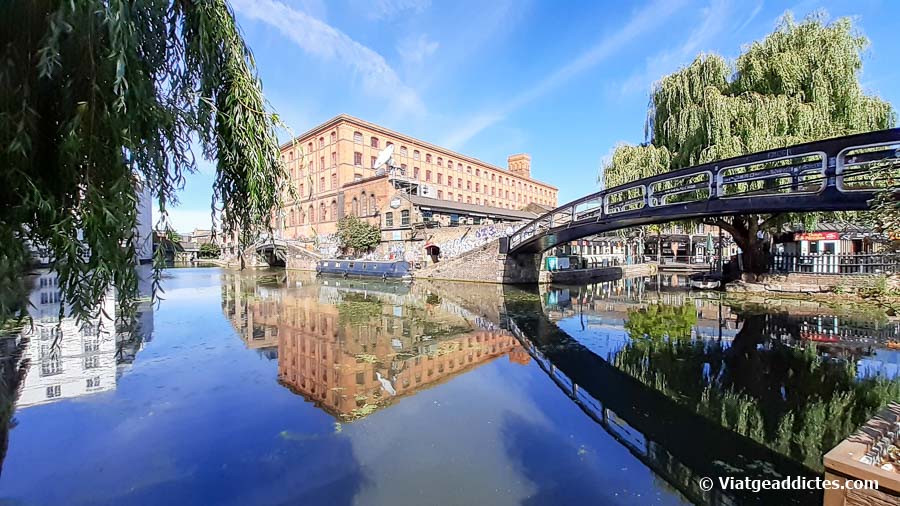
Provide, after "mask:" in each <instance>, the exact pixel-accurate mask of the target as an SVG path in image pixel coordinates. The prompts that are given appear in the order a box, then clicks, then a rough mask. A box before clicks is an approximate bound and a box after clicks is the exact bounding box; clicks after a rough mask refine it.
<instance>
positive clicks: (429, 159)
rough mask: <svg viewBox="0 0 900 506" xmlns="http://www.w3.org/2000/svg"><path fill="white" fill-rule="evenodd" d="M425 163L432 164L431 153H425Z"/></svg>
mask: <svg viewBox="0 0 900 506" xmlns="http://www.w3.org/2000/svg"><path fill="white" fill-rule="evenodd" d="M425 163H431V153H425Z"/></svg>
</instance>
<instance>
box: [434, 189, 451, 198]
mask: <svg viewBox="0 0 900 506" xmlns="http://www.w3.org/2000/svg"><path fill="white" fill-rule="evenodd" d="M440 193H441V191H440V190H438V198H441V197H440ZM447 200H453V194H452V193H447Z"/></svg>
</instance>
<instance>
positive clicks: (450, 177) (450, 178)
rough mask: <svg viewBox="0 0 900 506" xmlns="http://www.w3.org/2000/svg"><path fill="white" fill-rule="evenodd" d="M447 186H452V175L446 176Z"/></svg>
mask: <svg viewBox="0 0 900 506" xmlns="http://www.w3.org/2000/svg"><path fill="white" fill-rule="evenodd" d="M447 186H453V176H447Z"/></svg>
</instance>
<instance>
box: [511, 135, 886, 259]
mask: <svg viewBox="0 0 900 506" xmlns="http://www.w3.org/2000/svg"><path fill="white" fill-rule="evenodd" d="M887 168H894V169H897V168H900V128H895V129H891V130H881V131H877V132H870V133H865V134H858V135H851V136H846V137H838V138H834V139H827V140H824V141H818V142H810V143H806V144H799V145H796V146H791V147H787V148H782V149H773V150H770V151H763V152H761V153H754V154H750V155H745V156H740V157H736V158H730V159H727V160H720V161H716V162H711V163H707V164H703V165H698V166H695V167H689V168H686V169H681V170H676V171H672V172H667V173H665V174H660V175H658V176H653V177H648V178H645V179H640V180H638V181H634V182H631V183H628V184H625V185H621V186H617V187H614V188H608V189H605V190H601V191H599V192H597V193H594V194H591V195H588V196H586V197H583V198H580V199H578V200H575V201H572V202H569V203H568V204H564V205H562V206H560V207H558V208H556V209H554V210H552V211H550V212H548V213H547V214H545V215H543V216H541V217H539V218H537V219H535V220H534V221H532V222H531V223H529V224H527V225H525V226H524V227H522V228H521V229H519V230H518V231H516V232H514V233H513V234H512V235H511V236H510V237H509V238H506V239H504V240H501V242H500V253H504V254H507V255H508V256H511V257H515V256H522V255H523V254H525V256H528V254H531V255H534V254H538V253H541V252H543V251H546V250H547V249H550V248H552V247H554V246H556V245H558V244H564V243H567V242H569V241H573V240H576V239H580V238H582V237H587V236H591V235H594V234H598V233H602V232H609V231H612V230H617V229H621V228H627V227H633V226H639V225H650V224H654V223H664V222H669V221H676V220H684V219H692V218H705V217H714V216H727V215H737V214H763V213H779V212H816V211H855V210H865V209H868V207H869V201H870V200H871V199H872V198H873V196H874V195H875V192H876V191H877V190H878V188H879V187H882V186H883V182H884V180H885V172H884V170H885V169H887ZM529 263H531V262H529Z"/></svg>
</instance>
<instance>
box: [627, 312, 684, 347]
mask: <svg viewBox="0 0 900 506" xmlns="http://www.w3.org/2000/svg"><path fill="white" fill-rule="evenodd" d="M696 323H697V312H696V311H695V310H694V308H692V307H690V306H672V305H669V304H661V303H656V304H650V305H649V306H647V307H646V308H640V309H638V310H629V311H628V320H627V321H626V322H625V330H627V331H628V334H629V335H630V336H632V337H635V338H636V337H643V338H649V339H652V340H656V341H658V340H661V339H663V338H665V337H668V338H670V339H685V338H688V337H691V329H692V328H693V327H694V325H695V324H696Z"/></svg>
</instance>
